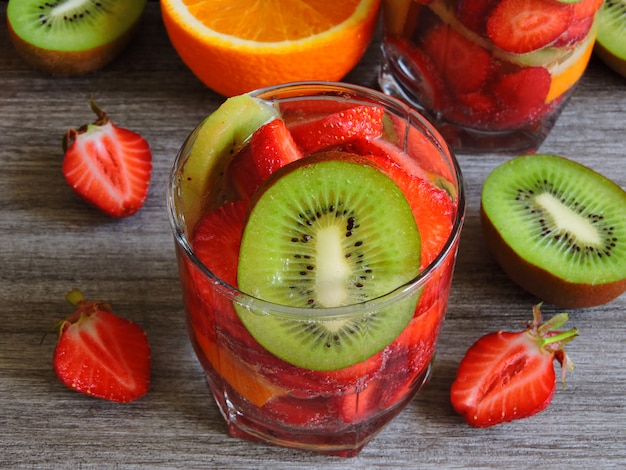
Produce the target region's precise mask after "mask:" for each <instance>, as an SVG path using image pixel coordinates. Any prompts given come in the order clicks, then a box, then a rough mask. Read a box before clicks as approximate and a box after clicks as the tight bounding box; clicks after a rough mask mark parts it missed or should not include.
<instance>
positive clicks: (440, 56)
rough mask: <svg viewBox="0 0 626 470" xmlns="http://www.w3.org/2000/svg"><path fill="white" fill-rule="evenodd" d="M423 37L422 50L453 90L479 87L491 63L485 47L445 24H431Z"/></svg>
mask: <svg viewBox="0 0 626 470" xmlns="http://www.w3.org/2000/svg"><path fill="white" fill-rule="evenodd" d="M423 41H424V51H425V52H426V54H427V55H428V56H429V57H430V58H431V59H432V61H433V63H434V64H435V66H436V67H437V68H438V69H439V71H440V75H441V76H443V77H444V80H445V82H446V84H447V85H448V87H449V88H450V89H451V90H452V91H453V92H454V93H455V94H456V93H472V92H475V91H478V90H480V89H481V88H482V86H483V85H484V83H485V81H486V80H487V76H488V74H489V66H490V63H491V54H489V52H487V50H486V49H484V48H483V47H481V46H479V45H478V44H476V43H475V42H474V41H471V40H469V39H468V38H466V37H465V36H463V35H462V34H461V33H459V32H458V31H456V30H455V29H453V28H451V27H450V26H448V25H444V24H440V25H437V26H435V27H434V28H432V29H431V30H430V31H429V32H428V33H427V34H426V36H425V37H424V40H423Z"/></svg>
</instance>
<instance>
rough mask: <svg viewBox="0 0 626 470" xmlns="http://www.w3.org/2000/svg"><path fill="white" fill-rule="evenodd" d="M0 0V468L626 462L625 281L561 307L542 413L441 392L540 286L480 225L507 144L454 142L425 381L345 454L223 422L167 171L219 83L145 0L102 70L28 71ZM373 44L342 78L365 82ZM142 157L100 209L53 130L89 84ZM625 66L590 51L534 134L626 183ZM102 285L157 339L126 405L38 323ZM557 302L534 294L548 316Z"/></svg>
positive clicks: (80, 113) (83, 105) (523, 316)
mask: <svg viewBox="0 0 626 470" xmlns="http://www.w3.org/2000/svg"><path fill="white" fill-rule="evenodd" d="M5 10H6V2H3V3H0V11H1V12H2V18H1V21H0V194H1V199H0V234H1V235H0V236H1V237H2V238H1V243H0V283H1V284H0V312H1V315H2V319H1V321H0V466H1V467H3V468H7V467H10V468H15V467H72V468H76V467H78V466H79V465H81V466H85V467H91V466H95V467H98V468H100V467H102V468H106V467H117V468H134V467H148V468H163V467H169V468H172V467H178V468H180V467H184V468H202V467H205V468H207V467H208V468H213V467H219V468H266V467H270V468H271V467H274V468H292V467H296V466H299V467H305V468H325V469H330V468H346V467H357V468H361V467H362V468H380V467H388V468H391V467H398V468H399V467H414V468H428V467H437V468H440V467H448V468H450V467H456V468H459V467H463V468H470V467H471V468H479V467H480V468H485V467H498V468H502V467H518V468H527V467H538V466H546V467H547V466H550V467H556V468H558V467H565V466H567V467H570V468H593V467H596V468H597V467H600V468H603V467H611V466H613V467H622V468H623V467H624V466H626V409H625V406H624V401H625V392H626V367H624V364H626V327H625V326H624V321H625V320H626V318H625V315H624V312H625V310H626V296H622V297H621V298H619V299H617V300H615V301H613V302H611V303H610V304H607V305H605V306H601V307H596V308H590V309H581V310H574V311H570V316H571V320H570V325H571V326H577V327H578V328H579V329H580V333H581V334H580V337H579V338H577V339H576V340H575V341H573V342H572V343H570V345H569V347H568V352H569V354H570V356H571V358H572V359H573V361H574V362H575V363H576V365H577V367H576V369H575V370H574V371H573V373H571V374H570V375H569V380H568V385H567V387H566V389H562V388H561V387H559V389H558V390H557V392H556V395H555V397H554V400H553V402H552V404H551V405H550V406H549V408H548V409H547V410H546V411H544V412H543V413H541V414H539V415H536V416H534V417H532V418H529V419H526V420H520V421H517V422H513V423H508V424H505V425H501V426H496V427H492V428H488V429H483V430H480V429H473V428H470V427H468V426H466V425H465V424H464V423H463V422H462V420H461V419H460V418H459V417H458V416H457V415H456V414H455V413H454V412H453V410H452V409H451V406H450V405H449V399H448V392H449V387H450V384H451V382H452V380H453V377H454V374H455V370H456V367H457V365H458V363H459V361H460V359H461V357H462V356H463V354H464V352H465V350H466V349H467V348H468V347H469V346H470V344H471V343H472V342H474V341H475V340H476V339H477V338H478V337H479V336H481V335H482V334H484V333H486V332H489V331H492V330H496V329H499V328H502V329H517V328H519V327H521V326H522V325H523V324H524V322H525V321H526V320H528V319H529V318H530V316H531V307H532V305H533V304H534V303H535V302H537V299H536V298H533V297H532V296H531V295H529V294H527V293H525V292H523V291H522V290H521V289H520V288H518V287H517V286H515V285H514V284H512V283H511V282H510V281H509V280H508V279H507V278H506V277H505V276H504V275H503V273H502V272H501V271H500V269H499V268H498V267H497V266H496V265H495V264H494V261H493V260H492V259H491V257H490V256H489V254H488V252H487V249H486V246H485V244H484V242H483V240H482V238H481V233H480V226H479V218H478V209H479V195H480V189H481V185H482V182H483V181H484V179H485V177H486V176H487V174H488V173H489V172H490V171H491V170H492V169H493V168H494V167H495V166H496V165H498V164H499V163H501V162H503V161H505V160H506V159H507V158H509V157H506V156H502V155H495V154H485V155H473V156H464V155H462V154H461V155H459V160H460V163H461V167H462V169H463V171H464V175H465V183H466V189H467V196H468V206H467V219H466V225H465V228H464V231H463V235H462V241H461V247H460V252H459V258H458V264H457V269H456V274H455V278H454V282H453V286H452V294H451V297H450V305H449V310H448V317H447V321H446V323H445V327H444V329H443V332H442V336H441V340H440V343H439V348H438V353H437V357H436V363H435V368H434V375H433V377H432V380H431V381H430V382H429V384H428V385H427V386H426V388H425V389H424V390H423V392H422V393H421V394H420V395H418V397H416V398H415V400H414V401H413V402H412V403H411V404H410V405H409V406H408V408H407V409H406V410H405V411H404V412H403V413H402V414H401V415H400V416H399V417H398V418H397V419H396V420H395V421H393V422H392V423H391V424H390V425H389V426H388V427H387V428H386V429H385V430H383V432H382V433H381V434H379V435H378V437H377V438H376V439H375V440H374V441H373V442H371V443H370V445H369V446H368V447H366V448H365V449H364V450H363V452H362V453H361V454H360V456H358V457H356V458H354V459H351V460H343V459H340V458H333V457H327V456H321V455H317V454H313V453H306V452H299V451H294V450H289V449H283V448H278V447H273V446H268V445H263V444H259V443H251V442H246V441H240V440H236V439H233V438H231V437H229V436H228V435H227V434H226V431H225V426H224V425H223V423H222V419H221V417H220V415H219V413H218V410H217V408H216V406H215V404H214V402H213V399H212V398H211V397H210V396H209V392H208V390H207V387H206V384H205V382H204V379H203V375H202V371H201V369H200V366H199V364H198V362H197V361H196V359H195V357H194V356H193V353H192V350H191V347H190V345H189V342H188V340H187V336H186V330H185V324H184V318H183V306H182V301H181V294H180V285H179V281H178V278H177V269H176V264H175V258H174V244H173V239H172V235H171V232H170V227H169V223H168V218H167V213H166V204H165V186H166V181H167V175H168V171H169V168H170V165H171V163H172V160H173V159H174V155H175V154H176V152H177V150H178V148H179V147H180V145H181V144H182V142H183V140H184V139H185V137H186V136H187V134H188V133H189V132H190V131H191V129H192V128H193V127H194V126H195V125H196V124H197V123H198V122H199V121H200V120H201V119H202V118H203V117H204V116H205V115H207V114H209V113H211V112H212V111H213V110H214V109H215V108H216V107H217V106H218V105H219V104H220V103H221V102H222V101H223V98H222V97H220V96H218V95H217V94H215V93H213V92H211V91H210V90H208V89H207V88H205V87H204V86H203V85H202V84H201V83H200V82H199V81H198V80H197V79H196V78H195V77H194V76H193V75H192V74H191V72H189V71H188V70H187V69H186V68H185V66H184V65H183V64H182V63H181V61H180V60H179V58H178V56H177V55H176V54H175V52H174V50H173V49H172V47H171V46H170V44H169V41H168V39H167V36H166V33H165V30H164V28H163V25H162V22H161V19H160V13H159V11H158V4H157V3H154V2H151V3H150V4H149V6H148V10H147V11H146V15H145V17H144V19H143V22H142V24H141V27H140V29H139V31H138V35H137V37H136V38H135V40H134V42H133V43H132V45H131V46H130V48H129V49H127V50H126V51H125V52H124V53H123V55H122V56H121V57H119V59H118V60H116V61H115V62H114V63H113V64H111V65H110V66H109V67H107V68H105V69H104V70H102V71H99V72H97V73H94V74H92V75H89V76H86V77H80V78H51V77H47V76H44V75H42V74H40V73H37V72H35V71H32V70H31V69H30V68H29V67H28V66H26V65H25V64H24V63H23V62H22V61H21V60H20V58H19V57H18V56H17V55H16V53H15V51H14V50H13V48H12V46H11V44H10V42H9V39H8V35H7V27H6V22H5V16H6V15H5ZM378 61H379V55H378V44H376V43H375V44H373V45H372V48H371V49H370V50H369V51H368V53H367V55H366V57H365V58H364V59H363V61H362V62H361V63H360V64H359V65H358V66H357V68H356V69H355V70H353V71H352V72H351V73H350V74H349V75H348V76H347V77H346V78H345V80H346V81H349V82H356V83H360V84H364V85H368V86H372V87H376V86H377V85H376V68H377V66H378ZM91 93H93V94H94V96H95V98H96V99H97V101H98V102H99V104H100V105H101V106H102V107H103V108H104V109H105V110H108V112H109V115H110V116H111V117H112V118H113V119H114V120H115V121H116V122H117V123H119V124H120V125H123V126H124V127H128V128H130V129H134V130H136V131H138V132H140V133H141V134H143V135H144V136H145V137H146V138H147V140H148V141H149V142H150V144H151V146H152V150H153V155H154V170H153V176H152V185H151V188H150V193H149V196H148V199H147V201H146V204H145V206H144V208H143V209H142V210H141V211H140V212H139V213H138V214H137V215H136V216H134V217H131V218H129V219H126V220H112V219H109V218H106V217H105V216H103V215H100V214H99V213H98V212H96V211H95V210H93V209H91V208H89V207H87V206H86V205H85V204H84V203H82V202H81V201H80V200H78V198H76V197H75V196H74V194H73V192H72V190H71V189H70V188H69V186H68V185H67V184H66V183H65V181H64V179H63V176H62V174H61V170H60V167H61V161H62V150H61V138H62V136H63V134H64V132H65V130H66V129H67V128H69V127H75V126H78V125H80V124H82V123H86V122H90V121H91V120H92V117H93V116H92V114H91V111H90V109H89V103H88V101H89V95H90V94H91ZM625 113H626V79H623V78H621V77H619V76H618V75H616V74H615V73H613V72H611V71H610V70H609V69H608V68H606V67H605V66H604V65H603V64H602V63H600V62H599V61H598V60H596V59H593V60H592V63H591V65H590V67H589V69H588V71H587V72H586V74H585V76H584V77H583V79H582V82H581V83H580V86H579V88H578V89H577V91H576V94H575V95H574V97H573V98H572V100H571V101H570V103H569V105H568V106H567V108H566V109H565V111H564V112H563V114H562V116H561V118H560V120H559V121H558V123H557V125H556V127H555V128H554V130H553V131H552V134H551V136H550V137H549V138H548V140H547V141H546V142H545V143H544V144H543V146H542V147H541V148H540V151H542V152H550V153H557V154H561V155H564V156H568V157H570V158H572V159H574V160H576V161H579V162H581V163H583V164H587V165H588V166H591V167H593V168H594V169H596V170H598V171H600V172H602V173H604V174H606V175H608V176H610V177H611V178H612V179H613V180H614V181H615V182H616V183H617V184H619V185H620V186H622V187H626V125H625ZM74 287H76V288H79V289H81V290H82V291H83V292H84V293H85V295H86V296H87V297H89V298H91V299H98V300H108V301H109V302H110V303H111V304H112V306H113V308H114V309H115V310H116V311H117V312H118V313H119V314H120V315H122V316H125V317H127V318H130V319H132V320H134V321H136V322H138V323H140V324H141V325H142V326H143V327H144V328H145V329H146V331H147V333H148V337H149V340H150V342H151V345H152V349H153V369H152V383H151V388H150V391H149V393H148V394H147V395H146V396H145V397H143V398H142V399H140V400H138V401H136V402H134V403H131V404H127V405H120V404H114V403H109V402H106V401H104V400H97V399H92V398H89V397H86V396H83V395H81V394H78V393H75V392H73V391H71V390H69V389H67V388H65V387H64V386H63V385H62V384H61V383H60V382H59V381H58V380H57V379H56V377H55V375H54V373H53V370H52V367H51V358H52V352H53V350H54V344H55V337H54V335H49V336H47V337H46V338H45V339H44V341H43V342H42V341H41V339H42V336H43V335H44V333H45V332H46V331H47V330H48V329H49V328H50V327H51V326H52V325H53V324H54V323H55V321H57V320H59V319H61V318H63V317H65V316H66V315H67V314H69V313H70V310H71V309H70V305H69V304H68V303H66V301H65V300H64V296H65V294H66V293H67V292H68V291H69V290H70V289H71V288H74ZM558 311H559V310H558V309H556V308H555V307H553V306H550V305H546V306H544V312H545V314H546V316H552V314H554V313H557V312H558Z"/></svg>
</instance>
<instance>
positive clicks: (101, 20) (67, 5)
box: [7, 0, 147, 75]
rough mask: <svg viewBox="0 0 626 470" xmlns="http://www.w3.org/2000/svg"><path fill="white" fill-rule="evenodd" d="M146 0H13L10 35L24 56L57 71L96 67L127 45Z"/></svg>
mask: <svg viewBox="0 0 626 470" xmlns="http://www.w3.org/2000/svg"><path fill="white" fill-rule="evenodd" d="M146 3H147V0H132V1H130V0H129V1H125V2H111V1H100V2H94V1H91V0H76V1H68V0H62V1H56V2H46V1H43V0H12V1H10V2H9V4H8V6H7V23H8V27H9V35H10V37H11V41H12V42H13V44H14V45H15V48H16V49H17V51H18V53H19V54H20V55H21V56H22V57H23V58H24V60H25V61H26V62H28V63H29V64H31V65H32V66H33V67H35V68H37V69H41V70H44V71H46V72H49V73H51V74H53V75H81V74H85V73H87V72H92V71H94V70H97V69H99V68H101V67H103V66H105V65H106V64H108V63H109V62H110V61H112V60H113V59H114V58H115V57H117V56H118V55H119V53H120V52H121V51H122V50H123V49H124V48H125V47H126V45H127V44H128V42H129V41H130V39H131V38H132V35H133V33H134V31H135V28H136V26H137V24H138V22H139V19H140V18H141V15H142V13H143V11H144V9H145V6H146Z"/></svg>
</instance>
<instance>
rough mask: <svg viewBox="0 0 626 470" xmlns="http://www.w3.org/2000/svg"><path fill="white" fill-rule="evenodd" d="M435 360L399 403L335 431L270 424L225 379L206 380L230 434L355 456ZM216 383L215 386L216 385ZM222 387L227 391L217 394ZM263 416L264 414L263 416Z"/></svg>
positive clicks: (422, 379) (422, 380)
mask: <svg viewBox="0 0 626 470" xmlns="http://www.w3.org/2000/svg"><path fill="white" fill-rule="evenodd" d="M431 368H432V360H431V362H430V363H429V364H428V365H427V366H426V368H425V369H424V371H423V372H422V373H421V374H419V375H418V376H417V377H416V378H415V379H414V381H413V384H414V385H413V387H414V389H413V390H412V391H411V393H409V394H408V395H407V396H406V397H404V398H403V399H402V400H400V401H399V402H398V403H396V404H395V405H394V406H393V407H391V408H388V409H386V410H384V412H382V413H379V414H377V415H374V416H368V417H367V418H366V419H363V420H361V421H359V422H357V423H354V424H350V425H346V424H341V425H338V426H337V430H336V431H335V432H333V431H331V430H328V429H327V430H323V431H322V430H319V429H311V430H310V431H308V432H307V431H305V430H303V428H302V427H299V428H298V429H297V430H296V429H292V428H289V427H288V426H284V427H278V426H275V425H272V426H270V425H269V424H268V422H267V420H263V419H257V418H255V416H254V415H255V414H254V413H249V412H246V411H245V410H241V409H240V408H241V407H240V406H238V405H236V404H235V403H233V401H238V400H240V399H239V398H236V397H237V393H236V392H234V391H232V393H233V395H232V397H233V400H232V401H231V399H230V398H229V395H230V393H229V390H230V387H229V386H228V384H226V383H222V384H219V385H218V386H215V385H217V384H213V383H212V379H211V377H210V376H208V375H207V383H208V384H209V387H210V388H211V389H212V391H213V396H214V398H215V401H216V403H217V405H218V407H219V409H220V412H221V414H222V416H223V417H224V419H225V421H226V425H227V429H228V433H229V434H230V436H231V437H234V438H238V439H246V440H250V441H257V442H265V443H267V444H272V445H277V446H281V447H288V448H293V449H299V450H307V451H312V452H317V453H320V454H326V455H332V456H337V457H344V458H351V457H356V456H357V455H358V454H359V452H360V451H361V450H362V449H363V448H364V447H365V446H366V445H367V444H368V443H369V442H370V441H371V440H372V439H373V438H374V437H375V436H376V435H377V434H378V433H379V432H380V431H381V430H382V429H383V428H384V427H385V425H387V424H388V423H389V422H390V421H391V420H392V419H393V418H395V417H396V416H397V415H398V414H399V413H400V412H401V411H402V410H403V409H404V408H405V407H406V405H407V404H408V403H409V402H410V401H411V400H412V399H413V398H414V397H415V395H416V394H417V393H418V392H419V390H420V389H421V388H422V387H423V386H424V385H425V384H426V383H427V382H428V379H429V377H430V371H431ZM214 386H215V387H214ZM220 389H222V390H223V391H224V393H222V394H219V393H217V394H216V391H219V390H220ZM261 418H262V417H261Z"/></svg>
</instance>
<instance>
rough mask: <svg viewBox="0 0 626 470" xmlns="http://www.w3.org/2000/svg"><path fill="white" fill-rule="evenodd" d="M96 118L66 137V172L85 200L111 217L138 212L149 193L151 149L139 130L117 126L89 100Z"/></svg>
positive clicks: (70, 130) (64, 167)
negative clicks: (138, 132)
mask: <svg viewBox="0 0 626 470" xmlns="http://www.w3.org/2000/svg"><path fill="white" fill-rule="evenodd" d="M90 104H91V109H92V110H93V111H94V112H95V113H96V116H97V119H96V121H95V122H93V123H92V124H88V125H84V126H81V127H80V128H78V129H69V130H68V131H67V133H66V134H65V137H64V138H63V150H64V152H65V157H64V160H63V175H64V176H65V179H66V180H67V182H68V184H69V185H70V186H71V187H72V188H73V189H74V191H76V193H77V194H78V195H80V196H81V197H82V198H84V199H85V200H87V201H89V202H90V203H91V204H93V205H94V206H96V207H97V208H99V209H100V210H101V211H102V212H104V213H105V214H108V215H110V216H112V217H128V216H130V215H133V214H134V213H135V212H137V211H138V210H139V209H140V208H141V207H142V206H143V203H144V201H145V199H146V196H147V195H148V186H149V184H150V174H151V172H152V153H151V151H150V146H149V144H148V142H147V141H146V140H145V139H144V138H143V137H142V136H140V135H139V134H137V133H135V132H132V131H129V130H128V129H124V128H121V127H118V126H116V125H115V124H114V123H113V122H112V121H111V120H110V119H109V118H108V116H107V115H106V113H105V112H104V111H102V110H101V109H100V108H99V107H98V105H97V104H96V103H95V102H94V101H93V99H92V100H91V101H90Z"/></svg>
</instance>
